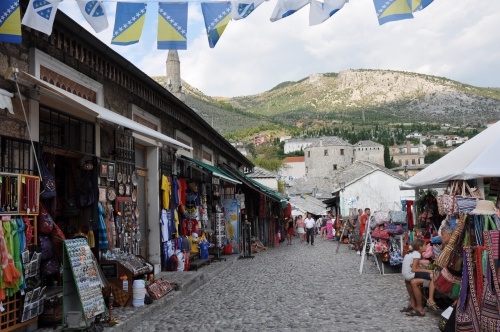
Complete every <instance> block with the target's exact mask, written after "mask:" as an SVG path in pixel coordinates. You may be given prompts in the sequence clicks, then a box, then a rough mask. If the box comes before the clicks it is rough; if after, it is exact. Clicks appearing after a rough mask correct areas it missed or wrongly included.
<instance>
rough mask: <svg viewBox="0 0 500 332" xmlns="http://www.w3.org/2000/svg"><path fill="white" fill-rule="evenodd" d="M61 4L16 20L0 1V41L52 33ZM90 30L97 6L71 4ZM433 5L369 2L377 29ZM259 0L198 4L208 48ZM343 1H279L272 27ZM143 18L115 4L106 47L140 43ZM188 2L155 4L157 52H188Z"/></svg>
mask: <svg viewBox="0 0 500 332" xmlns="http://www.w3.org/2000/svg"><path fill="white" fill-rule="evenodd" d="M61 1H62V0H30V2H29V4H28V7H27V9H26V13H25V14H24V16H23V19H22V21H21V10H20V6H19V0H1V1H0V42H6V43H16V44H20V43H22V36H21V24H22V25H25V26H28V27H30V28H32V29H35V30H38V31H41V32H43V33H45V34H47V35H50V34H51V33H52V26H53V24H54V19H55V16H56V12H57V7H58V5H59V3H60V2H61ZM75 1H76V3H77V4H78V7H79V8H80V11H81V13H82V15H83V17H84V18H85V20H86V21H87V22H88V23H89V25H90V26H91V27H92V28H93V29H94V30H95V32H96V33H99V32H101V31H103V30H105V29H107V28H108V18H107V16H106V10H105V8H104V6H103V4H102V1H95V0H94V1H89V0H75ZM432 1H433V0H373V3H374V6H375V12H376V14H377V18H378V21H379V24H380V25H382V24H385V23H388V22H392V21H398V20H404V19H410V18H413V13H414V12H416V11H419V10H422V9H424V8H425V7H427V6H428V5H429V4H430V3H432ZM263 2H264V0H234V1H211V2H202V3H201V10H202V13H203V18H204V21H205V28H206V32H207V38H208V44H209V46H210V47H211V48H213V47H215V45H216V44H217V42H218V41H219V39H220V37H221V36H222V33H223V32H224V30H225V29H226V27H227V25H228V24H229V21H230V20H241V19H244V18H246V17H248V16H249V15H250V14H251V13H252V12H253V11H254V10H255V9H257V7H259V6H260V5H261V4H262V3H263ZM347 2H348V0H322V1H320V0H278V1H277V3H276V7H275V8H274V10H273V13H272V15H271V17H270V20H271V22H275V21H278V20H281V19H284V18H286V17H288V16H290V15H292V14H294V13H296V12H297V11H299V10H300V9H302V8H303V7H305V6H306V5H308V4H309V5H310V6H309V7H310V9H309V25H317V24H321V23H323V22H324V21H326V20H327V19H329V18H330V17H331V16H332V15H334V14H335V13H336V12H338V11H339V10H341V9H342V8H343V7H344V5H345V4H346V3H347ZM146 13H147V3H145V2H120V1H118V2H117V4H116V16H115V25H114V27H113V37H112V40H111V44H115V45H130V44H135V43H137V42H139V39H140V38H141V34H142V30H143V27H144V21H145V18H146ZM187 20H188V3H187V2H175V3H174V2H159V6H158V34H157V48H158V49H169V50H185V49H187V37H186V36H187Z"/></svg>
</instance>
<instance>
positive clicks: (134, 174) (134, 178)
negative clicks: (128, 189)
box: [132, 171, 139, 187]
mask: <svg viewBox="0 0 500 332" xmlns="http://www.w3.org/2000/svg"><path fill="white" fill-rule="evenodd" d="M138 182H139V179H138V178H137V172H136V171H134V172H133V173H132V184H133V185H134V187H137V183H138Z"/></svg>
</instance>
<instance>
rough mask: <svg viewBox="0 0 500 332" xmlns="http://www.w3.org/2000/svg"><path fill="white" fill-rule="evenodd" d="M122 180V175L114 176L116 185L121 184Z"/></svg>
mask: <svg viewBox="0 0 500 332" xmlns="http://www.w3.org/2000/svg"><path fill="white" fill-rule="evenodd" d="M122 180H123V175H122V173H120V172H118V173H117V174H116V181H118V183H122Z"/></svg>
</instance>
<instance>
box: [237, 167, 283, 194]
mask: <svg viewBox="0 0 500 332" xmlns="http://www.w3.org/2000/svg"><path fill="white" fill-rule="evenodd" d="M245 175H246V176H247V177H249V178H252V179H253V180H255V181H257V182H258V183H260V184H262V185H264V186H266V187H268V188H270V189H272V190H275V191H277V190H278V174H276V173H274V172H271V171H268V170H267V169H264V168H261V167H258V166H255V167H254V169H253V172H252V173H247V174H245Z"/></svg>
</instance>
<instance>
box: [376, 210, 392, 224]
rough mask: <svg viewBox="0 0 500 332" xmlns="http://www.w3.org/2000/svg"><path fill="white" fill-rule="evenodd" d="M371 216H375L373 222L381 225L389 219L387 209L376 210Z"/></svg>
mask: <svg viewBox="0 0 500 332" xmlns="http://www.w3.org/2000/svg"><path fill="white" fill-rule="evenodd" d="M373 217H374V218H375V223H376V224H377V225H383V224H385V223H388V222H389V221H391V216H390V215H389V211H376V212H375V213H374V214H373Z"/></svg>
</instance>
